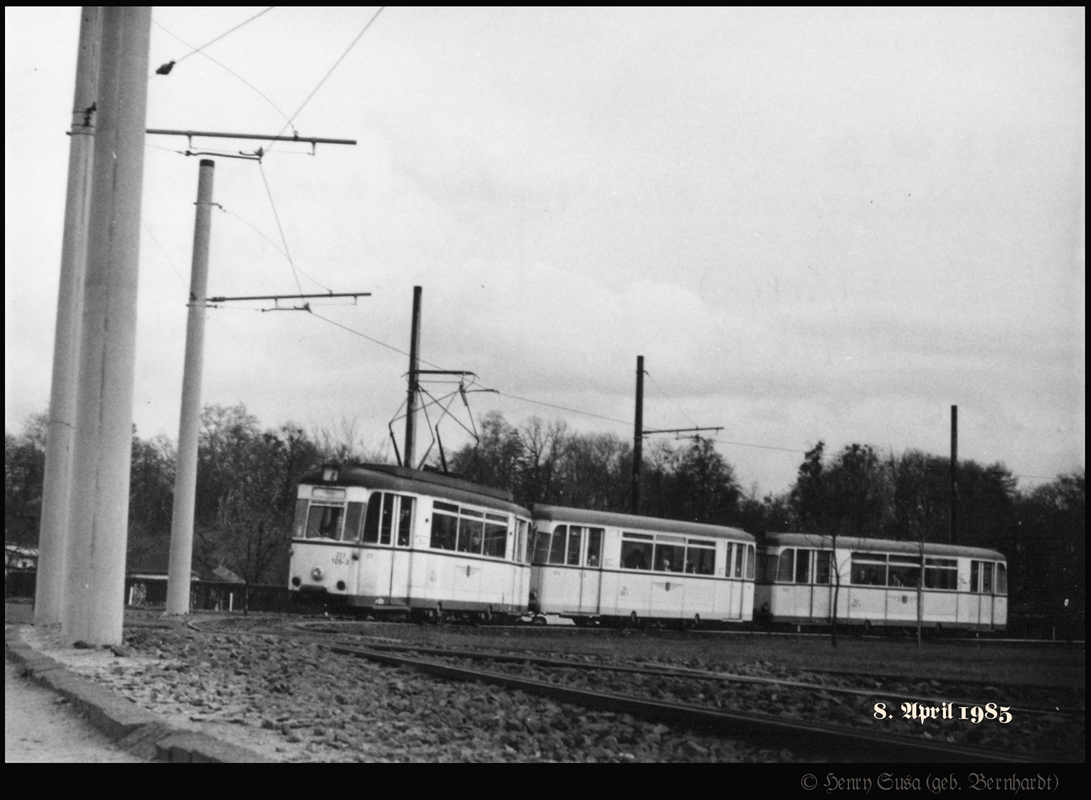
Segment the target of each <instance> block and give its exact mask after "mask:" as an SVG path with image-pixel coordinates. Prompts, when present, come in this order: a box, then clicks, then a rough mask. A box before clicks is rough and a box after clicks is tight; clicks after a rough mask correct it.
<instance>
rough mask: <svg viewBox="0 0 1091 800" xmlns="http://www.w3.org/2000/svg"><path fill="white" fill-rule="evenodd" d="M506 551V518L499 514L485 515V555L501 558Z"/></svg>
mask: <svg viewBox="0 0 1091 800" xmlns="http://www.w3.org/2000/svg"><path fill="white" fill-rule="evenodd" d="M507 551H508V518H507V517H502V516H500V515H499V514H486V515H485V551H484V552H485V555H487V556H490V557H492V558H503V557H504V556H505V555H507Z"/></svg>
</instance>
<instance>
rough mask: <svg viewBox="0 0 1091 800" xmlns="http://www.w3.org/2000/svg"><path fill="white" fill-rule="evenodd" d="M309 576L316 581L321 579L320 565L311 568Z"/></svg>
mask: <svg viewBox="0 0 1091 800" xmlns="http://www.w3.org/2000/svg"><path fill="white" fill-rule="evenodd" d="M311 577H312V578H314V579H315V580H316V581H320V580H322V567H315V568H314V569H312V570H311Z"/></svg>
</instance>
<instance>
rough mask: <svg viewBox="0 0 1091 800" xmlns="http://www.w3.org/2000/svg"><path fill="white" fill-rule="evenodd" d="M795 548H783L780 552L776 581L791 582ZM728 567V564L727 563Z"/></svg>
mask: <svg viewBox="0 0 1091 800" xmlns="http://www.w3.org/2000/svg"><path fill="white" fill-rule="evenodd" d="M795 555H796V551H795V550H790V549H789V550H783V551H781V554H780V566H779V567H777V583H791V582H792V575H793V574H794V569H793V568H794V565H795ZM728 568H729V569H730V564H729V565H728Z"/></svg>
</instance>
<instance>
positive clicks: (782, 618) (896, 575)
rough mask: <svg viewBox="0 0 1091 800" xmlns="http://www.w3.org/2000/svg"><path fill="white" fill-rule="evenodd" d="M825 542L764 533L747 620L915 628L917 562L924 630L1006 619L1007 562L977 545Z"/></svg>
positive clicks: (981, 626) (986, 626)
mask: <svg viewBox="0 0 1091 800" xmlns="http://www.w3.org/2000/svg"><path fill="white" fill-rule="evenodd" d="M921 549H922V548H921V545H920V544H918V543H917V542H903V541H891V540H885V539H862V538H854V537H848V536H839V537H838V538H837V547H836V549H834V548H833V539H832V537H829V536H816V535H810V534H805V533H775V534H768V535H766V536H765V537H764V538H763V540H762V541H761V542H760V544H759V551H758V558H759V561H758V578H757V586H756V595H755V601H754V602H755V609H756V611H755V615H756V617H757V619H758V621H760V622H764V623H772V624H788V625H793V626H804V625H828V624H830V623H832V622H833V619H834V615H833V602H834V590H835V587H836V589H837V615H836V617H837V622H838V623H846V624H850V625H860V626H863V627H864V628H865V629H870V628H872V627H915V626H916V624H917V591H918V589H917V587H919V586H921V581H920V575H921V567H922V561H923V567H924V583H923V592H922V596H921V600H922V614H921V619H922V621H923V624H924V626H925V627H929V628H945V629H946V628H953V629H959V630H976V631H982V630H984V631H997V630H1003V629H1004V628H1005V626H1006V625H1007V621H1008V598H1007V593H1008V577H1007V574H1008V573H1007V569H1008V568H1007V561H1006V560H1005V558H1004V556H1003V555H1002V554H1001V553H998V552H997V551H995V550H986V549H983V548H978V547H961V546H958V545H949V544H925V545H924V546H923V553H922V552H921Z"/></svg>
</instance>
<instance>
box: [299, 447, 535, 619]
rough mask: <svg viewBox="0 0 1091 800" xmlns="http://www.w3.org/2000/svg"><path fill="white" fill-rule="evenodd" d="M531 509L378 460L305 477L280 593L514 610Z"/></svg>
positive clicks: (447, 608)
mask: <svg viewBox="0 0 1091 800" xmlns="http://www.w3.org/2000/svg"><path fill="white" fill-rule="evenodd" d="M529 532H530V512H529V511H527V509H525V508H523V507H522V506H519V505H516V504H515V503H514V502H512V498H511V495H510V494H509V493H507V492H504V491H500V490H496V489H490V488H487V487H484V486H479V485H477V484H474V483H470V482H469V481H464V480H461V479H458V478H454V477H451V476H447V475H443V474H440V473H434V472H428V471H421V470H414V469H408V468H405V467H395V466H391V465H384V464H378V465H375V464H372V465H363V466H347V465H342V466H330V465H327V466H324V467H322V468H321V469H318V470H314V471H311V472H309V473H307V474H306V475H304V477H303V479H302V481H301V482H300V484H299V489H298V495H297V500H296V514H295V524H294V526H293V530H292V544H291V564H290V570H289V572H290V577H289V587H288V588H289V591H290V592H291V593H292V595H293V600H296V601H305V600H310V601H314V600H319V601H321V602H322V604H323V605H343V606H347V607H349V608H353V609H360V610H368V611H401V612H408V613H409V614H410V616H411V617H413V618H415V619H418V620H419V619H427V618H432V619H437V618H442V617H444V616H452V617H464V618H474V619H490V618H493V617H502V616H513V617H514V616H517V615H520V614H523V613H525V612H526V609H527V606H528V603H529V591H530V567H529V565H528V564H527V558H526V553H527V539H528V535H529Z"/></svg>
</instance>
